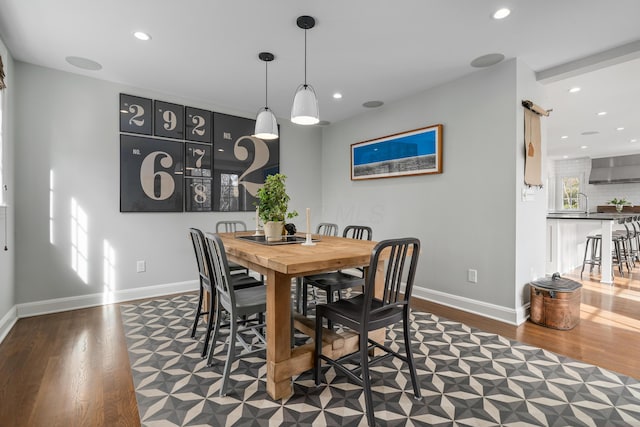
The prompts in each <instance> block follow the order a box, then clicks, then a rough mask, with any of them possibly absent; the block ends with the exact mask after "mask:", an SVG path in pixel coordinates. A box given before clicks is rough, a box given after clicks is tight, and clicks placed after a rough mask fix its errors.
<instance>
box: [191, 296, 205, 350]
mask: <svg viewBox="0 0 640 427" xmlns="http://www.w3.org/2000/svg"><path fill="white" fill-rule="evenodd" d="M203 293H204V290H203V289H202V285H200V295H199V296H198V308H196V318H195V319H194V320H193V329H191V338H194V337H195V336H196V329H198V323H200V316H201V315H202V294H203Z"/></svg>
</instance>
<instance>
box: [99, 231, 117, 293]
mask: <svg viewBox="0 0 640 427" xmlns="http://www.w3.org/2000/svg"><path fill="white" fill-rule="evenodd" d="M102 247H103V249H102V251H103V256H102V269H103V280H102V281H103V283H104V292H103V296H102V302H103V304H109V303H112V302H113V299H114V298H113V297H114V291H115V289H116V251H115V250H114V249H113V246H111V244H110V243H109V241H108V240H106V239H105V240H104V242H103V245H102Z"/></svg>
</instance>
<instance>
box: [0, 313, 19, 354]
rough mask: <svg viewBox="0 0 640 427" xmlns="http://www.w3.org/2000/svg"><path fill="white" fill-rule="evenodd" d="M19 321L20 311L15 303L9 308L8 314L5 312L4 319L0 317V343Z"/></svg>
mask: <svg viewBox="0 0 640 427" xmlns="http://www.w3.org/2000/svg"><path fill="white" fill-rule="evenodd" d="M17 321H18V311H17V308H16V306H15V305H14V306H13V307H11V308H10V309H9V311H8V312H7V314H5V315H4V316H3V317H2V319H0V344H2V341H4V339H5V338H6V337H7V335H8V334H9V331H11V328H13V325H15V324H16V322H17Z"/></svg>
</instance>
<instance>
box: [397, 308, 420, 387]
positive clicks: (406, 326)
mask: <svg viewBox="0 0 640 427" xmlns="http://www.w3.org/2000/svg"><path fill="white" fill-rule="evenodd" d="M405 310H406V309H405ZM402 323H403V325H402V329H403V331H404V348H405V352H406V353H407V365H409V374H411V384H412V385H413V397H414V398H416V399H420V398H421V397H422V393H420V384H418V376H417V375H416V366H415V364H414V363H413V351H411V334H410V333H409V332H410V330H409V326H410V324H409V312H408V310H407V312H406V314H405V316H404V322H402Z"/></svg>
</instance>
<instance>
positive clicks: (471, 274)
mask: <svg viewBox="0 0 640 427" xmlns="http://www.w3.org/2000/svg"><path fill="white" fill-rule="evenodd" d="M467 281H468V282H471V283H478V270H473V269H469V270H467Z"/></svg>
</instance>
